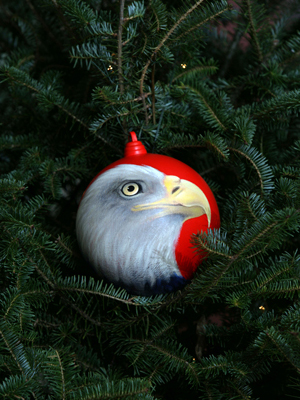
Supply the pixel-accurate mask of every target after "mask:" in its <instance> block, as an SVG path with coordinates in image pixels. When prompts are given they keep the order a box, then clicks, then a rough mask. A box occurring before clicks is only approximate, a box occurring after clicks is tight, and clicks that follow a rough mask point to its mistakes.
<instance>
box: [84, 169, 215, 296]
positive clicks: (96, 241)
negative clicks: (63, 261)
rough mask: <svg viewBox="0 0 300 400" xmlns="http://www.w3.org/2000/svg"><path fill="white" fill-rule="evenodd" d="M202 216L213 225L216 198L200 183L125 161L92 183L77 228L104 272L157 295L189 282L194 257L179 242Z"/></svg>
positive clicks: (133, 290) (113, 279) (137, 291)
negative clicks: (184, 231)
mask: <svg viewBox="0 0 300 400" xmlns="http://www.w3.org/2000/svg"><path fill="white" fill-rule="evenodd" d="M200 216H204V218H206V227H207V228H209V227H210V225H211V218H212V213H211V207H210V203H209V201H208V199H207V197H206V195H205V194H204V192H203V191H202V190H201V189H200V188H199V187H198V186H196V185H195V184H194V183H192V182H190V181H188V180H185V179H180V177H178V176H174V175H166V174H164V173H163V172H161V171H159V170H158V169H156V168H153V167H151V166H146V165H134V164H120V165H117V166H115V167H114V168H111V169H108V170H106V171H105V172H103V173H100V174H99V175H98V176H97V177H96V179H94V180H93V181H92V183H91V184H90V186H89V187H88V188H87V190H86V192H85V193H84V196H83V198H82V200H81V203H80V206H79V209H78V213H77V220H76V233H77V238H78V242H79V245H80V247H81V250H82V253H83V255H84V256H85V258H86V259H87V260H88V261H89V263H90V264H91V265H92V266H93V267H94V268H95V269H96V271H97V272H98V273H99V275H100V276H103V277H105V278H106V279H107V280H109V281H111V282H113V283H115V284H116V285H118V286H121V287H124V288H125V289H127V290H128V291H129V292H130V293H132V294H138V295H152V294H157V293H166V292H171V291H174V290H176V289H178V288H180V287H182V286H184V285H185V284H186V283H187V282H188V278H189V276H188V275H189V274H187V273H186V272H183V269H185V271H186V270H187V265H188V264H189V257H186V256H185V254H181V253H182V249H181V253H180V254H179V253H178V251H177V247H178V244H179V238H180V233H181V231H182V227H183V225H184V224H185V222H186V221H188V220H190V219H193V218H198V217H200ZM191 233H193V232H190V234H191ZM188 243H189V240H188ZM181 247H182V246H181ZM183 253H184V251H183ZM183 264H184V265H185V266H184V268H182V267H183ZM193 268H194V266H193ZM194 269H195V268H194Z"/></svg>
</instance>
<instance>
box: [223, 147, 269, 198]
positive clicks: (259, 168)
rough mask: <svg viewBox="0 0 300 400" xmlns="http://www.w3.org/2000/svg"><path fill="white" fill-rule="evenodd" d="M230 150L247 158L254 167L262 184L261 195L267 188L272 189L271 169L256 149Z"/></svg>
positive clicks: (231, 148)
mask: <svg viewBox="0 0 300 400" xmlns="http://www.w3.org/2000/svg"><path fill="white" fill-rule="evenodd" d="M229 150H231V151H233V152H235V153H238V154H240V155H241V156H243V157H245V158H246V159H247V160H248V161H249V162H250V163H251V164H252V166H253V167H254V169H255V171H256V173H257V175H258V178H259V183H260V188H261V193H263V192H264V191H265V190H266V189H267V188H271V187H272V186H270V185H271V184H270V181H271V178H272V177H273V174H272V171H271V169H270V167H269V166H268V165H267V164H266V160H265V158H264V157H263V156H262V155H261V154H260V153H258V152H257V151H256V150H255V149H254V148H250V147H245V146H243V147H242V148H240V149H237V148H233V147H229Z"/></svg>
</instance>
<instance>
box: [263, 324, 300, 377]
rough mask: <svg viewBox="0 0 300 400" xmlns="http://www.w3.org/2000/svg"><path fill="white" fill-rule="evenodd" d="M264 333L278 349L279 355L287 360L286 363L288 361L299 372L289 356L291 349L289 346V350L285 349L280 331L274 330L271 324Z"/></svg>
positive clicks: (298, 367) (299, 367)
mask: <svg viewBox="0 0 300 400" xmlns="http://www.w3.org/2000/svg"><path fill="white" fill-rule="evenodd" d="M264 333H265V334H266V336H267V337H268V339H269V340H270V341H271V342H272V343H273V344H274V345H275V346H276V348H277V349H278V350H279V352H280V353H281V355H282V356H283V357H284V358H285V359H286V360H287V361H288V363H290V364H291V365H292V366H293V367H294V368H295V369H296V370H297V372H298V373H300V366H298V365H296V364H295V362H294V361H293V359H292V357H291V355H292V354H293V351H292V349H291V348H289V349H288V350H290V351H287V349H286V347H287V343H286V342H285V343H284V342H283V340H284V339H283V337H282V336H281V335H280V333H279V332H276V331H275V328H274V327H273V326H272V327H271V328H270V329H267V330H266V331H265V332H264ZM284 345H285V346H284Z"/></svg>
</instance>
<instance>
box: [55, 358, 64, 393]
mask: <svg viewBox="0 0 300 400" xmlns="http://www.w3.org/2000/svg"><path fill="white" fill-rule="evenodd" d="M55 353H56V355H57V358H58V361H59V367H60V374H61V390H62V392H61V396H62V400H65V399H66V396H65V395H66V393H65V392H66V383H65V374H64V369H63V365H62V362H61V358H60V356H59V353H58V351H57V350H55Z"/></svg>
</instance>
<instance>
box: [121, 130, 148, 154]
mask: <svg viewBox="0 0 300 400" xmlns="http://www.w3.org/2000/svg"><path fill="white" fill-rule="evenodd" d="M129 134H130V136H131V142H128V143H127V144H126V146H125V152H124V157H131V156H139V155H142V154H147V150H146V148H145V146H144V145H143V143H142V142H140V141H139V140H137V137H136V133H135V132H134V131H131V132H129Z"/></svg>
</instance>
